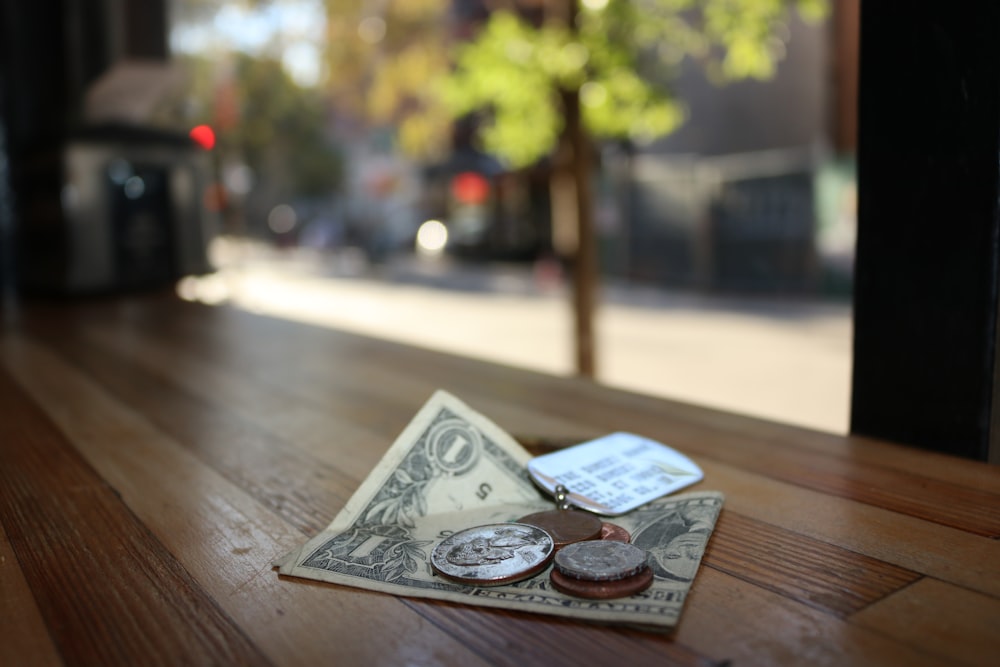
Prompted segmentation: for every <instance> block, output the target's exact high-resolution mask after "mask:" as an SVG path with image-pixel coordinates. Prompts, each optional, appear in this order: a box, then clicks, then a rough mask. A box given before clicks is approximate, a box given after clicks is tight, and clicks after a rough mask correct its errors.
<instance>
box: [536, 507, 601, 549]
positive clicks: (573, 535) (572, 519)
mask: <svg viewBox="0 0 1000 667" xmlns="http://www.w3.org/2000/svg"><path fill="white" fill-rule="evenodd" d="M517 521H518V523H526V524H528V525H529V526H538V527H539V528H541V529H542V530H544V531H545V532H546V533H548V534H549V535H551V536H552V541H553V542H554V543H555V545H556V551H558V550H559V549H562V548H563V547H564V546H566V545H567V544H573V543H574V542H582V541H584V540H596V539H598V538H599V537H600V536H601V524H602V523H603V522H602V521H601V520H600V519H599V518H597V517H596V516H594V515H593V514H588V513H587V512H580V511H579V510H548V511H546V512H535V513H534V514H529V515H528V516H522V517H521V518H520V519H518V520H517Z"/></svg>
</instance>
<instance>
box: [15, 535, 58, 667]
mask: <svg viewBox="0 0 1000 667" xmlns="http://www.w3.org/2000/svg"><path fill="white" fill-rule="evenodd" d="M0 618H2V619H3V622H2V623H0V665H37V667H49V666H50V665H61V664H62V661H61V660H60V659H59V653H58V652H57V651H56V646H55V644H54V643H53V642H52V638H51V637H50V636H49V631H48V628H46V627H45V621H44V619H42V614H41V612H40V611H39V610H38V605H37V604H35V599H34V596H33V595H32V593H31V589H30V588H29V587H28V582H27V581H26V580H25V578H24V574H23V573H22V572H21V567H20V565H19V564H18V562H17V556H16V555H15V554H14V549H13V548H12V547H11V545H10V541H9V540H8V539H7V533H6V531H5V530H4V529H3V525H0Z"/></svg>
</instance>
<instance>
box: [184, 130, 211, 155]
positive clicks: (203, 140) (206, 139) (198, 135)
mask: <svg viewBox="0 0 1000 667" xmlns="http://www.w3.org/2000/svg"><path fill="white" fill-rule="evenodd" d="M188 136H189V137H191V140H192V141H194V142H195V143H196V144H198V145H199V146H201V147H202V148H204V149H205V150H206V151H210V150H212V147H213V146H215V130H213V129H212V128H210V127H209V126H208V125H196V126H195V127H192V128H191V131H190V132H188Z"/></svg>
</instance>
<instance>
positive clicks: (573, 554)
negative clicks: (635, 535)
mask: <svg viewBox="0 0 1000 667" xmlns="http://www.w3.org/2000/svg"><path fill="white" fill-rule="evenodd" d="M646 560H647V555H646V552H645V551H643V550H642V549H640V548H638V547H636V546H633V545H631V544H627V543H625V542H616V541H613V540H588V541H584V542H576V543H574V544H570V545H567V546H566V547H564V548H563V549H561V550H559V552H558V553H556V555H555V561H554V562H555V566H554V567H553V568H552V573H551V574H550V578H551V581H552V585H553V587H555V589H556V590H558V591H561V592H563V593H565V594H567V595H573V596H575V597H581V598H590V599H596V600H607V599H611V598H621V597H628V596H629V595H635V594H636V593H639V592H641V591H644V590H646V589H647V588H648V587H649V586H650V584H652V583H653V571H652V570H651V569H650V568H649V566H648V565H647V564H646Z"/></svg>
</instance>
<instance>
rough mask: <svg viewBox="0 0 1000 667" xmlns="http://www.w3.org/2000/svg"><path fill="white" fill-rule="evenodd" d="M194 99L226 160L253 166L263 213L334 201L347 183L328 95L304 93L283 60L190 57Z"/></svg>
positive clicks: (198, 115) (196, 118)
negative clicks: (296, 202) (302, 201)
mask: <svg viewBox="0 0 1000 667" xmlns="http://www.w3.org/2000/svg"><path fill="white" fill-rule="evenodd" d="M187 58H188V63H187V70H188V72H189V73H190V76H191V86H190V89H189V96H190V97H191V98H192V99H194V100H198V103H197V104H196V106H195V112H194V114H193V115H192V118H191V121H192V122H194V123H206V124H208V125H211V126H212V127H213V128H214V129H215V131H216V134H217V144H216V148H215V149H214V150H215V151H216V153H217V154H218V155H220V161H223V162H226V161H228V162H235V163H241V164H245V165H246V166H247V167H249V168H250V172H251V173H252V174H254V175H255V180H256V181H257V182H258V183H261V184H262V185H261V187H259V188H257V189H255V190H254V192H255V193H256V195H257V197H256V198H257V199H258V200H259V201H258V203H259V205H260V206H261V207H266V208H269V207H271V206H273V205H274V204H276V203H282V202H288V201H290V200H293V199H296V198H309V197H318V196H323V195H329V194H330V193H331V192H334V191H336V190H337V189H338V188H339V187H340V185H341V180H342V177H343V164H342V159H341V156H340V153H339V151H338V149H337V147H336V145H335V144H334V142H333V141H332V139H331V138H330V137H328V136H327V128H328V104H327V100H326V97H325V95H323V94H321V93H320V91H318V90H315V89H309V88H304V87H302V86H300V85H298V84H296V83H295V81H293V80H292V78H291V77H290V76H289V75H288V73H287V71H286V70H285V68H284V66H283V64H282V63H281V61H280V60H279V59H277V58H273V57H267V56H261V57H258V56H252V55H249V54H246V53H240V52H236V53H231V54H228V55H227V57H226V58H227V62H226V63H225V65H224V66H223V63H220V62H219V61H218V60H217V59H214V58H205V57H201V56H188V57H187Z"/></svg>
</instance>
